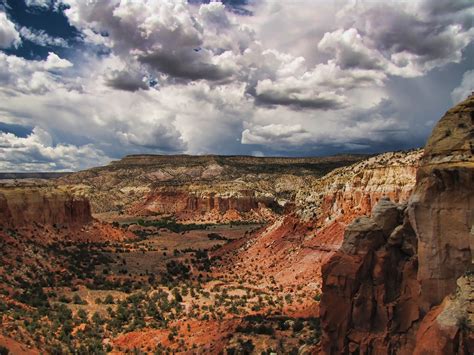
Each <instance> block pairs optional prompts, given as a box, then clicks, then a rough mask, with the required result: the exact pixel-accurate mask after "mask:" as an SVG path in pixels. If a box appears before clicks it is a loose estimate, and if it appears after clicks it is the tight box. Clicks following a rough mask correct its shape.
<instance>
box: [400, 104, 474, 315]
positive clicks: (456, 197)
mask: <svg viewBox="0 0 474 355" xmlns="http://www.w3.org/2000/svg"><path fill="white" fill-rule="evenodd" d="M473 153H474V96H471V97H470V98H469V99H468V100H466V101H464V102H462V103H461V104H459V105H457V106H455V107H454V108H452V109H450V110H449V111H448V112H447V113H446V115H445V116H444V117H443V118H442V119H441V120H440V121H439V122H438V124H437V125H436V127H435V128H434V130H433V134H432V135H431V137H430V139H429V140H428V142H427V144H426V149H425V154H424V156H423V159H422V161H421V166H420V168H419V170H418V174H417V185H416V189H415V191H414V193H413V196H412V198H411V203H410V209H409V212H410V221H411V223H412V225H413V228H414V229H415V231H416V232H417V236H418V245H419V247H418V260H419V269H418V279H419V280H420V283H421V287H422V296H423V305H422V306H423V309H424V310H425V311H426V310H428V309H429V308H430V307H431V306H433V305H437V304H439V303H440V302H441V301H442V300H443V298H444V297H445V296H446V295H447V294H449V293H452V292H454V290H455V289H456V279H457V278H458V277H460V276H461V275H462V274H463V273H464V272H465V271H466V270H467V269H468V268H469V267H470V265H471V248H470V237H469V233H470V230H471V226H472V225H473V222H474V157H473Z"/></svg>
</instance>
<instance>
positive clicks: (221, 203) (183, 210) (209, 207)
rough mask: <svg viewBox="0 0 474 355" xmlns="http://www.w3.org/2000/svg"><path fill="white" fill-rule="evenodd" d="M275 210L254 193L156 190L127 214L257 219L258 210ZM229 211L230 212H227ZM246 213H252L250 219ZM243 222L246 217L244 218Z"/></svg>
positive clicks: (268, 200) (269, 201) (268, 198)
mask: <svg viewBox="0 0 474 355" xmlns="http://www.w3.org/2000/svg"><path fill="white" fill-rule="evenodd" d="M266 208H278V204H277V202H276V201H275V200H274V198H273V197H271V196H265V195H260V196H259V195H256V194H255V192H254V191H248V190H244V191H235V192H232V193H222V194H221V193H215V192H200V193H197V192H193V191H187V190H186V189H169V188H160V189H157V190H154V191H152V192H151V193H149V194H148V195H147V196H146V199H145V201H144V202H141V203H137V204H135V205H134V206H132V207H131V208H130V209H129V210H128V211H129V212H130V213H131V214H134V215H147V214H172V215H173V216H174V217H175V218H177V219H192V220H200V219H202V220H206V219H217V220H219V221H220V220H222V219H223V218H224V219H225V218H226V217H229V218H230V217H231V216H233V218H231V219H234V220H236V219H242V218H243V217H248V219H250V220H252V219H254V218H252V217H256V218H257V219H258V216H259V210H260V209H266ZM228 212H233V213H228ZM247 212H255V214H254V216H250V215H248V214H247ZM246 219H247V218H246Z"/></svg>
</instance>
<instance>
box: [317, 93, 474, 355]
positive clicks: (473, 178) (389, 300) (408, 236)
mask: <svg viewBox="0 0 474 355" xmlns="http://www.w3.org/2000/svg"><path fill="white" fill-rule="evenodd" d="M473 132H474V96H471V97H470V98H469V99H467V100H466V101H464V102H462V103H461V104H459V105H457V106H456V107H454V108H453V109H451V110H449V111H448V112H447V113H446V115H445V116H444V117H443V118H442V119H441V121H440V122H439V123H438V124H437V126H436V127H435V128H434V130H433V133H432V136H431V137H430V139H429V141H428V143H427V146H426V150H425V153H424V155H423V158H422V162H421V166H420V168H419V170H418V172H417V182H416V187H415V191H414V193H413V195H412V197H411V198H410V202H409V204H408V207H407V208H405V207H402V206H397V205H393V204H391V203H390V202H388V201H382V202H381V203H380V204H379V205H377V206H376V207H375V208H374V210H373V212H372V217H371V218H359V219H356V220H355V221H354V222H353V223H352V224H351V225H350V226H349V227H348V228H347V231H346V233H345V235H344V242H343V246H342V247H341V249H340V250H339V251H338V252H336V253H335V255H334V256H333V257H332V258H331V259H330V260H329V262H328V263H327V264H326V265H325V266H324V267H323V296H322V299H321V322H322V328H323V338H322V352H323V353H326V354H339V353H363V354H369V353H376V354H389V353H390V354H392V353H400V354H412V353H415V354H428V353H430V354H464V353H466V354H467V353H472V352H473V350H474V347H473V339H472V334H473V332H472V330H473V329H472V321H473V320H474V319H473V318H474V317H473V314H474V313H473V312H474V309H473V305H474V289H473V288H474V280H473V277H472V274H470V270H471V267H472V266H471V265H472V264H471V262H472V256H471V245H470V238H472V235H471V228H472V224H473V215H472V210H473V208H472V206H473V202H474V200H473V198H474V175H473V173H474V160H473V145H474V142H473V138H474V134H473ZM463 275H464V276H463ZM463 280H464V281H463Z"/></svg>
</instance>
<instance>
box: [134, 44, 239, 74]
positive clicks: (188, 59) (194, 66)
mask: <svg viewBox="0 0 474 355" xmlns="http://www.w3.org/2000/svg"><path fill="white" fill-rule="evenodd" d="M196 50H198V49H196ZM198 57H199V55H198V54H197V52H196V51H195V50H194V49H192V48H188V49H185V50H176V51H173V52H172V53H170V52H165V51H155V52H152V53H149V54H144V55H140V56H139V57H138V60H139V61H140V62H141V63H144V64H147V65H149V66H150V67H152V68H154V69H156V70H158V71H160V72H162V73H165V74H168V75H171V76H172V77H176V78H181V79H188V80H199V79H205V80H211V81H216V80H222V79H225V78H226V77H228V76H230V75H231V73H230V72H228V71H225V70H223V69H222V68H220V67H219V66H217V65H215V64H211V63H208V62H203V61H200V60H199V59H198Z"/></svg>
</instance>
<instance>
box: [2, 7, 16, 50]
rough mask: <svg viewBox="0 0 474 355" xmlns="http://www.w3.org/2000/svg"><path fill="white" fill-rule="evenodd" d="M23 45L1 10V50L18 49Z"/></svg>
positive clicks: (12, 25) (12, 24)
mask: <svg viewBox="0 0 474 355" xmlns="http://www.w3.org/2000/svg"><path fill="white" fill-rule="evenodd" d="M20 43H21V38H20V35H19V33H18V31H17V30H16V28H15V24H14V23H13V22H11V21H10V20H9V19H8V17H7V14H6V13H5V12H2V11H1V8H0V48H9V47H11V46H13V47H17V46H18V45H19V44H20Z"/></svg>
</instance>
